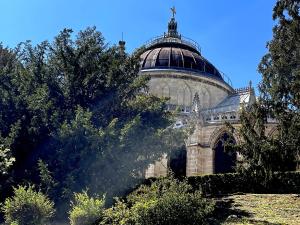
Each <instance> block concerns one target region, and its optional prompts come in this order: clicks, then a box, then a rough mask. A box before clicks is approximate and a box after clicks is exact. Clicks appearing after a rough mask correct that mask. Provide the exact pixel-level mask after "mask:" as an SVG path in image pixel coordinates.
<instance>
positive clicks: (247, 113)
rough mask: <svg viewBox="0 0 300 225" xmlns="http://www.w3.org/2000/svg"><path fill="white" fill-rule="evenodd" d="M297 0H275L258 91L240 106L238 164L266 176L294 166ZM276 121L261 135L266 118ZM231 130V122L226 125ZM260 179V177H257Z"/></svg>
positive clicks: (298, 145)
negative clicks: (270, 132)
mask: <svg viewBox="0 0 300 225" xmlns="http://www.w3.org/2000/svg"><path fill="white" fill-rule="evenodd" d="M299 6H300V1H299V0H278V1H277V3H276V5H275V7H274V11H273V19H274V20H275V21H276V22H277V24H276V25H275V27H274V28H273V39H272V40H271V41H270V42H269V43H268V44H267V47H268V50H269V52H268V53H267V54H266V55H265V56H264V57H263V58H262V60H261V63H260V64H259V72H260V73H261V74H262V81H261V83H260V85H259V89H260V96H259V98H258V100H257V102H256V103H255V104H254V105H252V106H245V107H244V108H243V109H242V111H241V115H240V118H241V125H242V126H241V128H240V129H238V131H237V132H238V135H239V136H240V137H241V141H242V143H241V144H239V145H237V146H236V147H235V148H236V150H237V151H239V152H240V153H241V154H242V155H243V157H242V159H243V160H242V163H241V166H240V167H239V168H240V169H241V170H242V171H244V172H247V173H250V174H251V175H253V177H256V178H258V179H259V180H260V179H261V178H262V179H264V181H267V180H268V179H269V178H270V176H272V173H273V172H274V171H288V170H294V169H295V166H296V163H297V160H299V152H300V151H299V149H300V111H299V110H300V108H299V107H300V16H299ZM269 118H273V119H275V120H276V122H277V129H278V132H277V133H276V135H274V136H272V137H269V136H267V134H266V129H265V128H266V127H265V126H266V124H267V123H268V119H269ZM231 128H232V129H233V127H232V126H231ZM260 181H261V180H260Z"/></svg>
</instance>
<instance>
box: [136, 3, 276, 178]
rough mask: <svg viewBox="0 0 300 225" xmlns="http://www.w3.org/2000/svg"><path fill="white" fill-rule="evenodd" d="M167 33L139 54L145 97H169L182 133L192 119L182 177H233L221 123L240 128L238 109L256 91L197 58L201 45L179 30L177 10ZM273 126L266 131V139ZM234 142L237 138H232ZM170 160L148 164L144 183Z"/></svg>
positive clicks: (160, 172) (232, 162) (234, 157)
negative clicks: (236, 83) (145, 80)
mask: <svg viewBox="0 0 300 225" xmlns="http://www.w3.org/2000/svg"><path fill="white" fill-rule="evenodd" d="M172 11H173V17H172V18H171V19H170V21H169V23H168V31H167V32H166V33H164V34H163V35H162V36H159V37H156V38H154V39H152V40H151V41H149V42H148V43H146V46H145V47H146V48H145V51H144V52H143V54H142V55H141V62H140V64H141V65H140V66H141V68H140V74H141V75H148V76H150V77H151V79H150V81H149V92H150V93H152V94H154V95H156V96H159V97H168V98H169V101H168V105H167V107H168V110H171V111H173V110H176V111H177V112H179V113H178V120H177V122H176V124H175V125H174V127H175V128H180V127H183V126H185V125H186V123H187V121H191V120H190V119H189V118H191V117H193V120H192V121H193V123H194V124H193V125H194V132H193V134H192V135H191V136H190V137H189V138H188V140H186V149H185V150H184V152H183V157H182V158H181V159H180V160H184V167H185V168H184V170H185V171H184V172H185V175H186V176H194V175H200V174H212V173H225V172H231V171H232V170H233V167H234V165H235V162H236V160H237V159H238V157H239V156H238V155H235V154H233V153H231V154H230V153H226V152H225V151H224V140H226V139H227V138H228V133H227V130H226V127H225V125H224V123H225V121H226V122H230V123H231V124H233V126H234V127H238V126H239V110H240V108H241V106H242V105H249V104H253V102H254V101H255V99H256V97H255V92H254V89H253V88H252V87H251V82H250V84H249V86H248V87H245V88H238V89H234V88H233V87H232V85H231V82H230V80H229V79H228V78H227V77H226V76H225V75H224V74H223V73H222V72H220V71H219V70H218V69H217V68H216V67H215V66H214V65H213V64H212V63H211V62H209V61H208V60H207V59H206V58H205V57H204V56H203V55H202V53H201V49H200V47H199V45H198V44H197V43H196V42H195V41H193V40H191V39H189V38H186V37H184V36H182V35H181V34H179V33H178V30H177V22H176V20H175V17H174V15H175V8H173V9H172ZM274 129H275V126H272V123H270V126H269V127H268V128H267V132H269V134H270V135H272V133H273V132H274ZM233 141H234V142H236V143H237V142H238V141H239V139H238V137H237V136H234V137H233ZM170 160H171V159H170V157H168V156H167V155H165V156H163V157H162V159H161V160H159V161H157V162H156V163H154V164H151V165H150V166H149V168H148V169H147V171H146V174H145V176H146V178H148V177H158V176H166V175H167V172H168V168H169V167H170V165H171V164H172V162H171V161H170Z"/></svg>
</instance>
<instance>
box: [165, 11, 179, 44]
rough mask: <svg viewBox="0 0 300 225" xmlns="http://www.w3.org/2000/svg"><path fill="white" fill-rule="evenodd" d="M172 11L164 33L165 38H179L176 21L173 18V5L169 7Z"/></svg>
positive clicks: (174, 12)
mask: <svg viewBox="0 0 300 225" xmlns="http://www.w3.org/2000/svg"><path fill="white" fill-rule="evenodd" d="M171 11H172V18H171V20H170V21H169V23H168V33H167V34H166V35H165V37H167V38H179V39H180V38H181V37H180V35H179V34H178V32H177V22H176V20H175V14H176V8H175V6H173V7H172V8H171Z"/></svg>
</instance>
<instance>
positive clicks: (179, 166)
mask: <svg viewBox="0 0 300 225" xmlns="http://www.w3.org/2000/svg"><path fill="white" fill-rule="evenodd" d="M186 154H187V152H186V147H185V146H182V147H181V148H179V149H176V150H173V151H172V152H171V154H170V158H169V159H170V161H169V168H170V170H171V171H172V172H173V173H174V176H175V177H183V176H185V175H186Z"/></svg>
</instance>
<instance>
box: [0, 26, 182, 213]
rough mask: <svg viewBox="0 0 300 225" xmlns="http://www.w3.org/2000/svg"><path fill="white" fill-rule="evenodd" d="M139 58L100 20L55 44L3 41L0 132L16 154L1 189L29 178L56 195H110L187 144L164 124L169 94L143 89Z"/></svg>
mask: <svg viewBox="0 0 300 225" xmlns="http://www.w3.org/2000/svg"><path fill="white" fill-rule="evenodd" d="M139 57H140V51H138V52H136V53H134V54H132V55H127V54H123V53H121V52H120V51H119V48H118V47H116V46H111V47H109V46H108V45H107V44H106V43H105V41H104V38H103V36H102V34H101V33H100V32H98V31H97V30H96V28H95V27H92V28H87V29H85V30H83V31H80V32H79V33H78V34H77V36H74V35H73V31H72V30H70V29H64V30H63V31H61V32H60V33H59V34H58V35H57V36H56V37H55V38H54V41H53V42H52V43H49V42H42V43H40V44H39V45H36V46H33V45H32V44H31V43H30V42H25V43H21V44H20V45H18V46H17V47H16V48H15V49H9V48H4V47H3V46H2V45H0V60H1V61H0V139H1V143H2V140H3V143H4V144H5V146H7V147H8V148H9V149H11V154H12V157H14V158H15V159H16V161H15V163H14V164H13V166H12V167H11V173H9V174H8V175H7V176H8V178H7V179H4V178H0V179H1V184H3V190H8V191H5V193H7V194H9V191H10V187H11V186H13V185H17V184H19V183H22V182H24V181H28V182H31V183H36V184H37V185H39V186H40V187H41V189H42V190H43V191H45V192H46V193H48V194H49V195H50V196H51V197H53V198H54V200H55V201H56V202H59V203H65V202H68V199H69V198H71V196H72V193H74V192H80V191H81V190H83V189H85V188H88V189H89V191H90V192H91V193H101V194H104V193H107V199H112V196H115V195H118V194H124V193H125V192H126V191H127V190H128V189H130V188H132V187H134V186H135V185H136V184H137V183H138V182H139V181H140V179H141V178H142V176H141V174H143V172H144V170H145V169H146V167H147V165H149V163H152V162H154V161H155V160H156V159H158V158H159V157H160V156H161V155H162V154H164V153H166V152H169V151H170V150H171V149H173V148H177V147H178V146H181V145H183V144H184V143H183V139H184V138H183V134H181V133H180V131H175V130H172V129H167V127H169V126H170V125H171V123H172V116H171V115H170V114H169V113H167V112H166V111H165V101H166V100H165V99H160V98H157V97H154V96H152V95H150V94H148V93H147V92H146V91H143V90H146V89H147V81H148V79H149V77H144V76H143V77H142V76H139V75H138V71H139V60H140V58H139ZM39 159H41V160H42V162H41V161H40V162H38V160H39ZM37 164H38V165H39V166H38V167H39V168H38V169H36V165H37ZM1 186H2V185H1ZM58 205H59V206H61V205H62V204H58ZM58 211H59V212H61V211H63V210H58Z"/></svg>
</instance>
